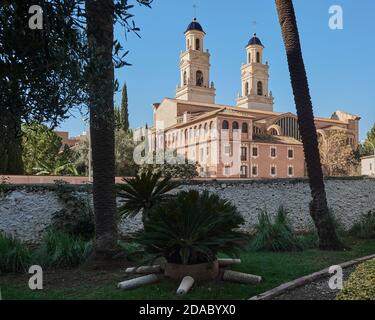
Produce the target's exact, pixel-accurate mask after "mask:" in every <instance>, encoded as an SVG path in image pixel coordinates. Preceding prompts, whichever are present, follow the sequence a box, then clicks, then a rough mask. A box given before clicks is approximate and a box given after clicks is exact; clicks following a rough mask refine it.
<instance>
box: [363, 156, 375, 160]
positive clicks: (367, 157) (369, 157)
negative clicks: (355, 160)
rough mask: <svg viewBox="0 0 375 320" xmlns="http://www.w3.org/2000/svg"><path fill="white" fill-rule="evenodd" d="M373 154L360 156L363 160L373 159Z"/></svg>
mask: <svg viewBox="0 0 375 320" xmlns="http://www.w3.org/2000/svg"><path fill="white" fill-rule="evenodd" d="M374 157H375V155H372V156H365V157H361V160H364V159H374Z"/></svg>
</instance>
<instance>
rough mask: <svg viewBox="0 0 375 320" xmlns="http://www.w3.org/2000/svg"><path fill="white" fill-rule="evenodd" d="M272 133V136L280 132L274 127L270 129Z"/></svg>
mask: <svg viewBox="0 0 375 320" xmlns="http://www.w3.org/2000/svg"><path fill="white" fill-rule="evenodd" d="M270 135H271V136H278V135H279V133H278V132H277V130H276V129H275V128H272V129H271V131H270Z"/></svg>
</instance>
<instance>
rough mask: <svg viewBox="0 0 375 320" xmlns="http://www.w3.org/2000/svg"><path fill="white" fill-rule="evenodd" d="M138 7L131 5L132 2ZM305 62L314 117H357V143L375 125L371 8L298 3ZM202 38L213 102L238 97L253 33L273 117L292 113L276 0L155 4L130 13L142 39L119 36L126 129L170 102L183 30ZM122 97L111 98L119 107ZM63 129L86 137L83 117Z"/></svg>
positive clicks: (364, 3)
mask: <svg viewBox="0 0 375 320" xmlns="http://www.w3.org/2000/svg"><path fill="white" fill-rule="evenodd" d="M133 2H134V3H135V2H136V1H135V0H133ZM294 3H295V10H296V15H297V20H298V26H299V31H300V36H301V42H302V49H303V54H304V60H305V64H306V68H307V72H308V78H309V82H310V90H311V95H312V100H313V105H314V112H315V115H316V116H322V117H329V116H331V114H332V113H333V112H334V111H336V110H343V111H347V112H350V113H353V114H356V115H359V116H361V117H362V120H361V124H360V133H361V139H363V138H364V137H365V134H366V132H367V131H368V130H369V129H370V128H371V127H372V125H373V124H374V122H375V81H374V73H375V40H374V31H375V19H374V18H373V16H374V14H375V1H374V0H357V1H356V0H314V1H306V0H295V1H294ZM194 4H196V5H197V6H198V8H197V18H198V21H199V22H200V23H201V24H202V26H203V28H204V30H205V32H206V34H207V35H206V42H205V47H206V49H209V50H210V53H211V80H212V81H214V82H215V87H216V90H217V91H216V93H217V96H216V102H217V103H220V104H228V105H234V104H235V99H236V96H237V93H238V92H239V91H240V66H241V63H242V62H245V59H246V55H245V45H246V44H247V41H248V40H249V39H250V37H251V36H252V34H253V32H254V31H256V32H257V35H258V37H259V38H260V39H261V41H262V42H263V44H264V45H265V47H266V48H265V52H264V56H265V59H266V60H268V61H269V64H270V90H272V92H273V95H274V97H275V105H274V109H275V111H285V112H287V111H291V112H295V105H294V100H293V96H292V90H291V85H290V81H289V72H288V66H287V61H286V56H285V50H284V47H283V42H282V37H281V31H280V26H279V24H278V19H277V13H276V9H275V4H274V1H273V0H262V1H260V0H232V1H224V0H216V1H215V0H154V2H153V4H152V9H148V8H146V7H140V6H138V5H137V4H136V6H135V8H134V9H133V11H132V13H134V14H135V22H136V24H137V25H138V26H139V27H140V28H141V36H142V39H139V38H137V37H136V36H135V35H131V34H130V35H128V37H127V40H125V38H124V32H123V30H122V29H119V28H117V30H116V36H117V38H118V39H121V40H122V42H123V45H124V47H125V48H126V49H127V50H130V53H129V55H128V62H130V63H131V64H132V66H130V67H124V68H122V69H120V70H118V71H117V72H116V76H117V79H118V80H119V82H120V86H122V84H123V82H124V81H126V82H127V85H128V95H129V113H130V125H131V127H133V128H135V127H139V126H144V125H145V123H148V124H149V125H152V108H151V105H152V103H154V102H160V101H161V100H162V99H163V98H164V97H172V98H173V97H174V95H175V89H176V85H177V84H178V82H179V54H180V51H181V50H184V49H185V41H184V39H185V38H184V31H185V29H186V27H187V25H188V24H189V23H190V22H191V20H192V18H193V16H194V9H193V5H194ZM331 5H340V6H342V8H343V10H344V17H343V19H344V20H343V21H344V29H343V30H331V29H330V28H329V26H328V21H329V18H330V14H329V12H328V10H329V8H330V6H331ZM254 21H256V25H255V24H254V23H253V22H254ZM120 99H121V94H120V93H117V94H116V96H115V103H117V104H119V103H120ZM60 129H62V130H65V131H69V132H70V133H71V135H78V134H80V133H81V132H82V131H84V130H85V123H84V122H83V121H82V117H81V116H80V115H79V114H78V113H77V112H73V116H72V117H71V118H70V119H69V120H67V121H66V122H64V123H63V124H62V125H61V128H60Z"/></svg>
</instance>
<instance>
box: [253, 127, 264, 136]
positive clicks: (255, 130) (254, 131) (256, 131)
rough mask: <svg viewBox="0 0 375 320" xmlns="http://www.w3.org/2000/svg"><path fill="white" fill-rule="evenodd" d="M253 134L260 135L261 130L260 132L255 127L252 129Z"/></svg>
mask: <svg viewBox="0 0 375 320" xmlns="http://www.w3.org/2000/svg"><path fill="white" fill-rule="evenodd" d="M253 133H254V134H261V133H262V130H260V129H259V128H258V127H255V126H254V128H253Z"/></svg>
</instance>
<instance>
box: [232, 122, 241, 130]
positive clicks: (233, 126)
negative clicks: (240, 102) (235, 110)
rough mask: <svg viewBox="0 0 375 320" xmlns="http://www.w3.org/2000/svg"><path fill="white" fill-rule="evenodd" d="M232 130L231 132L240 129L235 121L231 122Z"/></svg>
mask: <svg viewBox="0 0 375 320" xmlns="http://www.w3.org/2000/svg"><path fill="white" fill-rule="evenodd" d="M232 128H233V130H238V129H239V128H240V127H239V125H238V122H237V121H234V122H233V124H232Z"/></svg>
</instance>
